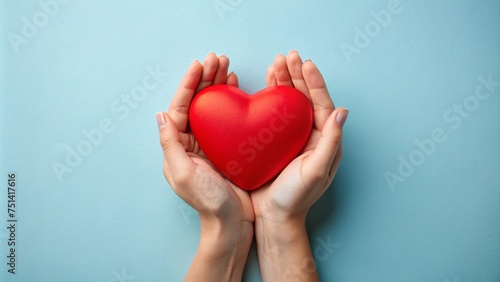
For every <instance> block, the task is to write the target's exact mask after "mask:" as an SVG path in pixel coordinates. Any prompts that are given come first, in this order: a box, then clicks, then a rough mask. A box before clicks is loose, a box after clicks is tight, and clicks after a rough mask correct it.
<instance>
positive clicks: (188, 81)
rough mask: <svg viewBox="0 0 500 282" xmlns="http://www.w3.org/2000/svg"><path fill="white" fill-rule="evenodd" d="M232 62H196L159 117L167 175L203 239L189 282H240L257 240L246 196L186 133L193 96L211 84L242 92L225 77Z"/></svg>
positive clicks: (231, 78)
mask: <svg viewBox="0 0 500 282" xmlns="http://www.w3.org/2000/svg"><path fill="white" fill-rule="evenodd" d="M228 67H229V59H228V58H227V57H225V56H220V57H218V58H217V56H216V55H215V54H213V53H210V54H208V55H207V57H206V58H205V61H204V62H203V65H202V64H200V63H199V62H198V61H194V62H193V63H192V64H191V66H190V67H189V69H188V71H187V73H186V74H185V76H184V78H183V79H182V81H181V84H180V86H179V88H178V90H177V93H176V95H175V97H174V98H173V101H172V103H171V104H170V107H169V109H168V114H167V113H163V112H160V113H157V122H158V126H159V131H160V143H161V147H162V149H163V153H164V168H163V172H164V174H165V177H166V179H167V181H168V182H169V183H170V186H172V188H173V190H174V191H175V193H177V195H179V197H181V198H182V199H183V200H184V201H185V202H186V203H188V204H189V205H190V206H191V207H193V208H194V209H195V210H197V211H198V214H199V216H200V224H201V239H200V247H199V250H198V253H197V255H196V257H195V259H194V261H193V264H192V265H191V268H190V270H189V271H188V274H187V276H186V281H189V280H191V279H192V280H196V281H199V279H200V277H203V281H233V280H234V281H238V280H241V276H242V272H243V267H244V264H245V261H246V258H247V255H248V251H249V248H250V244H251V242H252V238H253V221H254V213H253V208H252V204H251V201H250V197H249V195H248V193H246V192H245V191H243V190H241V189H239V188H238V187H236V186H235V185H234V184H232V183H231V182H230V181H229V180H227V179H226V178H224V177H223V176H222V175H221V174H219V173H218V172H217V171H216V170H215V169H214V167H213V166H212V164H211V163H210V162H209V161H208V160H207V158H206V157H205V155H204V154H203V152H202V151H201V149H200V148H199V146H198V144H197V142H196V139H195V138H194V136H193V135H192V134H191V133H190V132H188V131H187V126H188V110H189V105H190V103H191V100H192V98H193V96H194V95H195V93H197V92H198V91H200V90H201V89H203V88H205V87H207V86H210V85H213V84H229V85H233V86H236V87H238V77H237V76H236V75H235V74H234V73H230V74H229V75H228V74H227V71H228Z"/></svg>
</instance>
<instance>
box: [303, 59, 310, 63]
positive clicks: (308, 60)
mask: <svg viewBox="0 0 500 282" xmlns="http://www.w3.org/2000/svg"><path fill="white" fill-rule="evenodd" d="M305 62H310V63H312V61H311V59H307V60H305V61H304V63H305Z"/></svg>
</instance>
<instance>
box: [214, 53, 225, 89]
mask: <svg viewBox="0 0 500 282" xmlns="http://www.w3.org/2000/svg"><path fill="white" fill-rule="evenodd" d="M228 69H229V58H228V57H226V56H225V55H221V56H220V57H219V67H218V68H217V72H216V73H215V76H214V80H213V84H214V85H215V84H224V83H226V80H227V70H228Z"/></svg>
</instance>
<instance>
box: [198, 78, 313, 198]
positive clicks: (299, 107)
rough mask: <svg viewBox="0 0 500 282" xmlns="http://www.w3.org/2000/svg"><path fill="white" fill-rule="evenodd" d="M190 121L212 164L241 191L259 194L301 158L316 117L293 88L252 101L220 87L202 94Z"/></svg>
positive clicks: (237, 91)
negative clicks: (299, 155) (262, 188)
mask: <svg viewBox="0 0 500 282" xmlns="http://www.w3.org/2000/svg"><path fill="white" fill-rule="evenodd" d="M189 121H190V128H191V131H192V133H193V135H194V137H195V138H196V140H197V141H198V145H199V146H200V148H201V149H202V150H203V152H204V153H205V155H206V156H207V158H208V159H209V160H210V161H211V162H212V164H213V165H214V166H215V167H216V168H217V169H218V170H219V171H220V172H221V173H222V174H223V175H224V176H225V177H227V178H228V179H229V180H230V181H232V182H233V183H234V184H236V186H238V187H240V188H242V189H245V190H255V189H256V188H258V187H260V186H262V185H263V184H265V183H266V182H267V181H269V180H270V179H272V178H273V177H275V176H276V175H277V174H278V173H280V172H281V171H282V170H283V169H284V168H285V167H286V166H287V165H288V164H289V163H290V162H291V161H292V160H293V159H294V158H295V157H296V156H297V155H298V154H299V153H300V151H301V150H302V148H303V147H304V145H305V144H306V142H307V140H309V135H310V134H311V130H312V124H313V112H312V107H311V102H310V101H309V99H308V98H307V97H306V96H305V95H304V94H303V93H302V92H300V91H299V90H297V89H295V88H293V87H288V86H273V87H269V88H266V89H263V90H261V91H259V92H257V93H255V94H253V95H248V94H247V93H245V92H244V91H242V90H240V89H239V88H237V87H234V86H229V85H225V84H220V85H213V86H209V87H207V88H205V89H203V90H202V91H200V92H199V93H198V94H196V96H195V97H194V99H193V101H192V102H191V106H190V109H189Z"/></svg>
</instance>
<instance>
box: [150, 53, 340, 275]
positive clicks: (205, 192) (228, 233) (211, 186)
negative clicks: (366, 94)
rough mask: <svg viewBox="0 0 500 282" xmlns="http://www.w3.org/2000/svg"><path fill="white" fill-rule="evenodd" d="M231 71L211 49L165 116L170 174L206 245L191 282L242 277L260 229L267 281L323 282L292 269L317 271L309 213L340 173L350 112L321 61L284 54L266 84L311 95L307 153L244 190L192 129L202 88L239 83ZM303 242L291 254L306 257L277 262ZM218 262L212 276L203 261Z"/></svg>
mask: <svg viewBox="0 0 500 282" xmlns="http://www.w3.org/2000/svg"><path fill="white" fill-rule="evenodd" d="M228 68H229V59H228V58H227V57H226V56H224V55H222V56H220V57H217V56H216V55H215V54H214V53H209V54H208V55H207V57H206V58H205V60H204V62H203V64H201V63H200V62H198V61H194V62H193V63H192V64H191V66H190V67H189V69H188V71H187V73H186V74H185V76H184V78H183V79H182V81H181V84H180V86H179V88H178V90H177V93H176V95H175V97H174V98H173V101H172V103H171V104H170V107H169V109H168V114H167V113H163V112H160V113H158V114H157V122H158V126H159V131H160V143H161V146H162V149H163V153H164V169H163V171H164V174H165V177H166V178H167V180H168V182H169V183H170V185H171V186H172V188H173V189H174V191H175V192H176V193H177V195H179V196H180V197H181V198H182V199H183V200H184V201H185V202H187V203H188V204H189V205H190V206H192V207H193V208H194V209H196V210H197V211H198V213H199V216H200V224H201V233H202V235H201V236H202V237H201V241H200V247H199V250H198V253H197V256H196V257H195V260H194V261H193V264H192V265H191V268H190V270H189V271H188V275H187V276H186V280H190V278H193V279H199V278H200V277H204V279H203V280H204V281H211V280H210V278H213V279H214V281H220V279H221V277H223V278H224V279H226V280H238V277H239V279H241V275H242V271H243V266H244V263H245V261H246V256H247V255H248V250H249V247H250V244H251V241H252V238H253V234H254V227H255V235H256V238H257V245H258V252H259V261H260V264H261V272H262V276H263V278H264V279H265V278H269V279H275V278H276V280H273V281H279V280H283V279H284V278H286V277H287V276H286V275H292V276H296V277H300V278H306V279H309V278H311V279H312V280H316V279H317V274H316V272H315V271H303V273H302V272H301V273H296V274H294V273H293V271H294V270H290V269H287V268H290V267H292V266H291V265H288V263H291V264H297V265H296V267H295V270H297V269H300V268H308V269H309V270H311V269H310V266H307V265H304V262H306V261H307V260H308V258H309V261H310V258H312V255H311V252H310V247H309V244H308V240H307V233H306V232H305V218H306V215H307V212H308V210H309V209H310V207H311V206H312V205H313V204H314V203H315V202H316V201H317V200H318V199H319V198H320V197H321V195H322V194H323V193H324V192H325V190H326V189H327V188H328V186H329V185H330V183H331V182H332V180H333V177H334V176H335V173H336V172H337V169H338V167H339V164H340V160H341V157H342V148H341V140H342V127H343V124H344V122H345V120H346V118H347V114H348V111H347V110H345V109H343V108H338V109H335V106H334V104H333V102H332V100H331V98H330V95H329V93H328V90H327V88H326V84H325V81H324V79H323V77H322V75H321V73H320V72H319V70H318V68H317V67H316V66H315V64H314V63H312V62H311V61H310V60H307V61H305V62H303V61H302V59H301V58H300V56H299V54H298V53H297V52H296V51H290V52H289V54H288V55H287V56H286V57H285V56H283V55H278V56H276V58H275V60H274V64H273V65H272V66H271V67H269V69H268V71H267V75H266V84H267V86H273V85H286V86H291V87H295V88H297V89H298V90H300V91H301V92H302V93H304V95H306V97H307V98H309V100H310V101H311V103H312V105H313V109H314V125H313V130H312V133H311V136H310V139H309V140H308V142H307V144H306V145H305V147H304V149H303V150H302V152H301V153H300V155H299V156H298V157H297V158H295V159H294V160H293V161H292V162H291V163H290V164H289V165H288V166H287V167H286V168H285V169H284V170H283V171H282V172H281V174H280V175H279V176H278V177H277V178H275V179H274V180H272V181H270V182H269V183H267V184H265V185H263V187H260V188H259V189H257V190H254V191H251V192H247V191H244V190H242V189H240V188H238V187H236V186H235V185H234V184H233V183H231V182H230V181H229V180H227V179H226V178H225V177H224V176H222V175H221V174H220V173H219V172H217V171H216V170H215V168H214V167H213V166H212V165H211V163H210V162H209V160H208V159H207V158H206V157H205V155H204V153H203V152H202V151H201V149H200V148H199V146H198V144H197V142H196V140H195V138H194V137H193V135H192V134H191V133H190V132H189V131H188V130H187V128H188V110H189V106H190V103H191V100H192V99H193V96H194V95H195V94H196V93H197V92H198V91H200V90H201V89H203V88H205V87H207V86H210V85H214V84H228V85H233V86H236V87H238V77H237V76H236V74H234V73H232V72H231V73H229V74H228ZM254 223H255V225H254ZM304 237H305V238H304ZM304 239H305V240H304ZM221 242H223V244H222V246H221ZM213 244H218V246H217V250H215V249H214V248H213V247H211V245H213ZM289 244H290V246H287V245H289ZM285 247H286V248H285ZM297 247H298V250H295V253H294V254H291V255H293V256H296V255H299V258H300V260H298V261H296V262H294V261H291V262H290V261H289V262H288V263H286V262H285V261H283V260H282V264H283V265H280V263H279V262H276V261H275V259H277V258H278V257H280V256H285V257H287V256H289V255H290V254H287V253H288V252H290V251H292V252H293V251H294V249H297ZM297 252H298V254H297ZM210 260H212V261H214V263H213V265H212V266H211V267H210V273H206V271H207V269H203V265H205V266H207V263H208V264H210ZM217 260H219V261H217ZM292 260H293V259H292ZM295 260H297V259H295ZM285 263H286V264H285ZM313 263H314V261H313ZM306 264H307V263H306ZM287 265H288V266H287ZM200 266H201V267H200ZM287 273H288V274H287ZM211 274H213V275H211ZM221 274H222V276H221ZM200 275H203V276H200ZM283 275H285V276H283ZM292 276H290V277H292ZM304 281H307V280H304Z"/></svg>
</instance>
